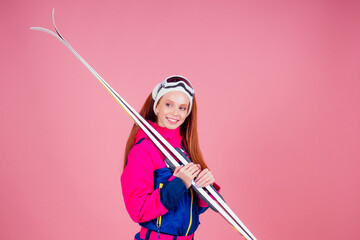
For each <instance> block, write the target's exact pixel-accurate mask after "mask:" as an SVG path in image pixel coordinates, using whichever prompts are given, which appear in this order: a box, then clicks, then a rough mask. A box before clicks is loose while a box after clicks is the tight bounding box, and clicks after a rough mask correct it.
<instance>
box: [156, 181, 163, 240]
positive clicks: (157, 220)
mask: <svg viewBox="0 0 360 240" xmlns="http://www.w3.org/2000/svg"><path fill="white" fill-rule="evenodd" d="M163 185H164V184H162V183H160V184H159V188H162V187H163ZM161 217H162V216H160V217H157V219H156V227H157V232H158V238H159V239H160V227H161Z"/></svg>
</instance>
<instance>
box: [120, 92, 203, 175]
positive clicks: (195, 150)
mask: <svg viewBox="0 0 360 240" xmlns="http://www.w3.org/2000/svg"><path fill="white" fill-rule="evenodd" d="M154 102H155V101H154V99H153V98H152V94H150V95H149V96H148V97H147V99H146V101H145V103H144V106H143V107H142V108H141V110H140V113H139V114H140V115H141V116H142V117H143V118H145V119H146V120H149V121H151V122H156V115H155V113H154V110H153V105H154ZM138 130H139V126H138V125H137V124H136V123H134V125H133V127H132V129H131V132H130V135H129V138H128V140H127V142H126V147H125V157H124V168H125V166H126V163H127V158H128V155H129V152H130V149H131V148H132V147H133V146H134V145H135V136H136V133H137V132H138ZM180 134H181V137H182V139H183V144H184V147H185V150H186V152H187V154H189V156H190V158H191V160H192V161H193V162H194V163H198V164H200V165H201V169H205V168H208V167H207V165H206V163H205V161H204V157H203V155H202V153H201V150H200V145H199V138H198V133H197V106H196V98H195V96H194V98H193V104H192V109H191V112H190V114H189V116H188V117H187V118H186V119H185V121H184V123H183V124H182V125H181V126H180Z"/></svg>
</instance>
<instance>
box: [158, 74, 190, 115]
mask: <svg viewBox="0 0 360 240" xmlns="http://www.w3.org/2000/svg"><path fill="white" fill-rule="evenodd" d="M174 91H179V92H183V93H185V94H186V96H188V98H189V100H190V104H189V111H188V113H187V116H189V114H190V112H191V108H192V101H193V97H194V94H195V90H194V88H193V86H192V85H191V83H190V81H189V80H187V79H186V78H185V77H182V76H178V75H175V76H171V77H168V78H166V79H165V80H164V81H162V82H161V83H159V84H157V85H156V86H155V88H154V90H153V92H152V98H153V99H154V100H155V102H154V107H153V109H154V113H155V115H157V113H156V105H157V104H158V102H159V100H160V98H161V97H162V96H164V95H165V94H166V93H168V92H174Z"/></svg>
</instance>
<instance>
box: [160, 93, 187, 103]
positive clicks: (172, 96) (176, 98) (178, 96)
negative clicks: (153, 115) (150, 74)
mask: <svg viewBox="0 0 360 240" xmlns="http://www.w3.org/2000/svg"><path fill="white" fill-rule="evenodd" d="M161 100H162V101H166V100H170V101H173V102H175V103H177V104H179V105H180V104H186V105H188V104H189V103H190V100H189V98H188V96H187V95H186V94H185V93H183V92H179V91H173V92H168V93H166V94H165V95H164V96H162V98H161Z"/></svg>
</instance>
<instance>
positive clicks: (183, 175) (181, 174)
mask: <svg viewBox="0 0 360 240" xmlns="http://www.w3.org/2000/svg"><path fill="white" fill-rule="evenodd" d="M200 170H201V168H200V165H199V164H194V163H188V164H186V165H185V166H180V167H177V168H175V171H174V173H173V175H174V176H175V177H178V178H180V179H181V180H182V181H183V182H184V184H185V186H186V188H189V187H190V186H191V183H192V180H193V179H194V178H195V177H196V176H197V175H198V174H199V173H200Z"/></svg>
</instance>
